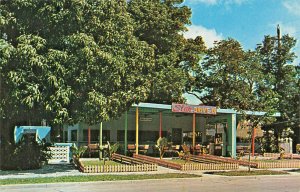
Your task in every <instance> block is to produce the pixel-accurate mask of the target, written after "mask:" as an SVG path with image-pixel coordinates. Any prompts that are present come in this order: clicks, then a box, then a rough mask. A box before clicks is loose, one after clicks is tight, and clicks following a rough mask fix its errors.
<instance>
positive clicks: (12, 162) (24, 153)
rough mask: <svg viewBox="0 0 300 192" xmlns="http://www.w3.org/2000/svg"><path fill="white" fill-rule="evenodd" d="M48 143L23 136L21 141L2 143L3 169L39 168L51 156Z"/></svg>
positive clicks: (1, 164)
mask: <svg viewBox="0 0 300 192" xmlns="http://www.w3.org/2000/svg"><path fill="white" fill-rule="evenodd" d="M47 147H48V144H46V143H44V142H43V141H41V142H40V143H38V142H36V141H34V140H30V139H28V138H26V137H23V138H22V139H21V140H20V141H19V143H17V144H11V143H9V142H3V143H1V159H0V169H1V170H26V169H39V168H41V166H42V164H43V162H47V161H48V159H49V158H51V154H50V151H49V150H48V149H47Z"/></svg>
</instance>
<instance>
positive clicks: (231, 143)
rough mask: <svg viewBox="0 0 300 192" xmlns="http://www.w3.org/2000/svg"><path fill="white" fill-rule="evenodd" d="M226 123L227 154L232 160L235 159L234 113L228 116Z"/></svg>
mask: <svg viewBox="0 0 300 192" xmlns="http://www.w3.org/2000/svg"><path fill="white" fill-rule="evenodd" d="M227 122H228V147H227V152H228V153H229V154H230V156H231V157H232V158H235V157H236V113H232V114H229V115H228V117H227Z"/></svg>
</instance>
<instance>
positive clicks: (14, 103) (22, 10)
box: [0, 0, 204, 129]
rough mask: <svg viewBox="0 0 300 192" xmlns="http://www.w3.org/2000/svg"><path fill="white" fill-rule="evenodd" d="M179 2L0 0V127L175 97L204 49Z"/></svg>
mask: <svg viewBox="0 0 300 192" xmlns="http://www.w3.org/2000/svg"><path fill="white" fill-rule="evenodd" d="M181 2H182V1H180V0H177V1H159V0H155V1H139V0H132V1H125V0H121V1H119V0H112V1H102V0H86V1H80V0H53V1H39V0H27V1H18V0H12V1H1V2H0V11H1V12H0V58H1V60H0V70H1V73H0V74H1V75H0V89H1V94H0V115H1V119H0V126H1V128H2V129H3V127H5V129H8V128H9V127H13V126H14V125H16V124H21V123H22V124H24V123H26V124H31V123H35V122H40V121H41V120H42V119H46V120H47V121H48V122H50V123H51V124H52V125H54V124H63V123H71V124H72V123H76V122H79V121H81V122H86V123H88V124H94V123H98V122H100V121H105V120H108V119H110V118H113V117H117V116H119V115H120V114H121V113H123V112H124V111H126V110H127V109H128V108H129V106H131V105H132V104H133V103H138V102H140V101H156V102H163V103H171V102H172V101H182V100H183V98H182V93H184V90H185V85H186V84H187V83H188V80H189V79H190V78H189V73H188V72H189V70H190V68H191V67H192V66H193V65H195V64H197V61H198V60H197V58H198V55H199V52H201V50H203V49H204V46H203V41H202V40H201V38H198V39H197V40H187V39H185V38H184V37H183V35H182V34H180V33H182V32H183V31H185V30H186V28H185V25H186V24H189V23H190V21H189V18H190V16H191V11H190V9H189V8H187V7H185V6H183V7H182V6H178V5H179V3H181Z"/></svg>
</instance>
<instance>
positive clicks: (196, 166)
mask: <svg viewBox="0 0 300 192" xmlns="http://www.w3.org/2000/svg"><path fill="white" fill-rule="evenodd" d="M134 157H135V158H137V159H144V160H147V161H152V162H153V163H156V164H158V165H160V166H163V167H167V168H171V169H177V170H181V171H192V170H233V169H238V168H239V165H238V164H237V163H220V164H219V163H218V164H215V163H187V164H178V163H173V162H169V161H165V160H163V159H157V158H154V157H148V156H145V155H134Z"/></svg>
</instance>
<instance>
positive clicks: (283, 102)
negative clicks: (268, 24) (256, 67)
mask: <svg viewBox="0 0 300 192" xmlns="http://www.w3.org/2000/svg"><path fill="white" fill-rule="evenodd" d="M295 45H296V39H295V38H293V37H291V36H289V35H283V36H281V34H280V29H279V27H278V28H277V36H270V35H268V36H265V38H264V40H263V42H262V44H260V45H259V46H258V47H257V51H258V53H259V56H260V62H261V64H262V66H263V71H264V74H265V75H266V76H268V77H270V78H269V81H267V82H266V84H267V85H268V86H269V87H270V88H271V89H272V90H273V91H274V92H276V93H277V95H278V100H279V102H278V105H277V106H276V107H277V110H278V111H279V112H280V113H281V117H280V118H278V121H279V122H277V123H275V124H274V125H272V126H271V127H269V128H275V134H276V135H277V134H280V133H281V131H282V130H283V129H285V128H291V129H294V131H296V132H298V134H299V128H300V127H299V122H300V121H299V118H300V114H299V106H300V103H299V102H300V84H299V79H300V76H299V64H298V65H295V64H293V61H294V59H295V58H296V55H295V53H294V52H293V49H294V47H295ZM298 142H299V141H298Z"/></svg>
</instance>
